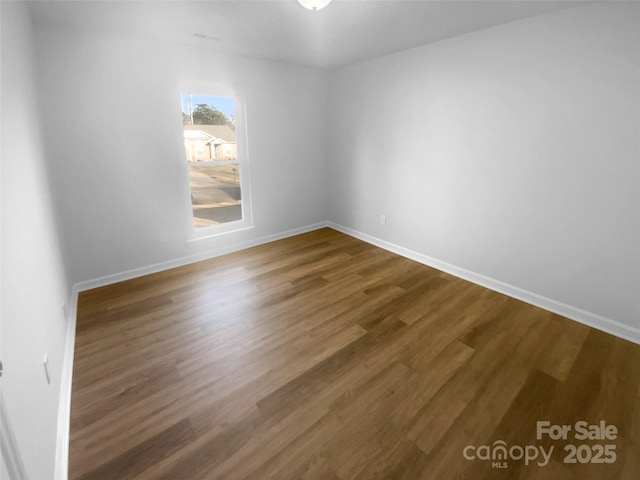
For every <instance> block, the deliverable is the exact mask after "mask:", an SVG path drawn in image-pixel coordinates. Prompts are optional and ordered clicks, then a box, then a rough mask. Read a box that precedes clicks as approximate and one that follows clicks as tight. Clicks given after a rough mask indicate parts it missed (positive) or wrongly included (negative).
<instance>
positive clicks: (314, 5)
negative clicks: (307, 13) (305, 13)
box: [298, 0, 331, 10]
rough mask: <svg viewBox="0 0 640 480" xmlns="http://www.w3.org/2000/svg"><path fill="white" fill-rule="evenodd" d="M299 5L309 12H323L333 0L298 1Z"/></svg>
mask: <svg viewBox="0 0 640 480" xmlns="http://www.w3.org/2000/svg"><path fill="white" fill-rule="evenodd" d="M298 3H299V4H300V5H302V6H303V7H304V8H307V9H309V10H322V9H323V8H324V7H326V6H327V5H329V3H331V0H298Z"/></svg>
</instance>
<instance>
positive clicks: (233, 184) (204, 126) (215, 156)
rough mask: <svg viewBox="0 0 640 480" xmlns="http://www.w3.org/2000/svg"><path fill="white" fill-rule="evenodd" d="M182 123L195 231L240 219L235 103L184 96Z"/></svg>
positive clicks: (220, 98) (205, 97) (186, 94)
mask: <svg viewBox="0 0 640 480" xmlns="http://www.w3.org/2000/svg"><path fill="white" fill-rule="evenodd" d="M181 97H182V123H183V126H184V148H185V156H186V161H187V168H188V169H189V185H190V187H191V205H192V208H193V224H194V226H195V228H203V227H211V226H215V225H219V224H222V223H227V222H233V221H237V220H242V196H241V192H240V165H239V163H238V146H237V141H236V127H235V101H234V99H233V98H228V97H215V96H209V95H195V94H191V93H183V94H181Z"/></svg>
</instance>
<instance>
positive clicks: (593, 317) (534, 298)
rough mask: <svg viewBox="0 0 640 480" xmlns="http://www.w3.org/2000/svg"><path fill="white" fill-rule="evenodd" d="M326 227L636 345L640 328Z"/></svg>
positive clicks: (367, 237) (348, 231) (340, 228)
mask: <svg viewBox="0 0 640 480" xmlns="http://www.w3.org/2000/svg"><path fill="white" fill-rule="evenodd" d="M327 226H328V227H330V228H333V229H334V230H338V231H339V232H342V233H345V234H347V235H349V236H351V237H354V238H357V239H359V240H362V241H364V242H367V243H370V244H372V245H375V246H376V247H380V248H383V249H385V250H388V251H390V252H393V253H397V254H398V255H402V256H403V257H406V258H409V259H411V260H415V261H416V262H420V263H422V264H424V265H428V266H430V267H433V268H436V269H438V270H441V271H443V272H446V273H449V274H451V275H454V276H456V277H459V278H462V279H464V280H468V281H470V282H472V283H475V284H477V285H481V286H483V287H486V288H488V289H490V290H494V291H496V292H500V293H503V294H505V295H508V296H509V297H513V298H516V299H518V300H522V301H523V302H526V303H529V304H531V305H535V306H536V307H540V308H543V309H545V310H548V311H550V312H553V313H557V314H558V315H562V316H563V317H567V318H570V319H571V320H575V321H577V322H580V323H583V324H585V325H588V326H589V327H593V328H596V329H598V330H602V331H603V332H606V333H610V334H612V335H615V336H617V337H620V338H624V339H625V340H629V341H630V342H633V343H637V344H640V329H638V328H634V327H632V326H630V325H625V324H624V323H620V322H617V321H615V320H611V319H610V318H606V317H603V316H601V315H597V314H595V313H591V312H588V311H586V310H582V309H580V308H577V307H574V306H571V305H567V304H565V303H562V302H559V301H557V300H553V299H551V298H548V297H544V296H542V295H538V294H537V293H533V292H530V291H528V290H524V289H522V288H519V287H516V286H513V285H509V284H508V283H504V282H501V281H499V280H495V279H493V278H490V277H486V276H484V275H481V274H479V273H475V272H472V271H469V270H466V269H464V268H460V267H457V266H455V265H451V264H449V263H446V262H443V261H441V260H438V259H436V258H433V257H429V256H428V255H424V254H422V253H418V252H416V251H414V250H410V249H408V248H404V247H401V246H399V245H395V244H393V243H390V242H387V241H385V240H381V239H379V238H376V237H373V236H371V235H367V234H366V233H362V232H359V231H357V230H353V229H351V228H348V227H344V226H342V225H338V224H335V223H333V222H328V223H327Z"/></svg>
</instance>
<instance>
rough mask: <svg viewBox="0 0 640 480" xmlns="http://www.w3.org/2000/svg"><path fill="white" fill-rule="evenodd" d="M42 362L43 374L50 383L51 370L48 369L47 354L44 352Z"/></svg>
mask: <svg viewBox="0 0 640 480" xmlns="http://www.w3.org/2000/svg"><path fill="white" fill-rule="evenodd" d="M42 363H43V364H44V375H45V377H47V383H48V384H49V385H51V372H50V371H49V354H47V353H45V354H44V360H43V361H42Z"/></svg>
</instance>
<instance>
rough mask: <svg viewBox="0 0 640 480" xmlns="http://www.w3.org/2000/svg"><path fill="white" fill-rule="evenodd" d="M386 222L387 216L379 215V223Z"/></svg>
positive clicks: (383, 223) (384, 223)
mask: <svg viewBox="0 0 640 480" xmlns="http://www.w3.org/2000/svg"><path fill="white" fill-rule="evenodd" d="M386 224H387V216H386V215H380V225H386Z"/></svg>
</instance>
